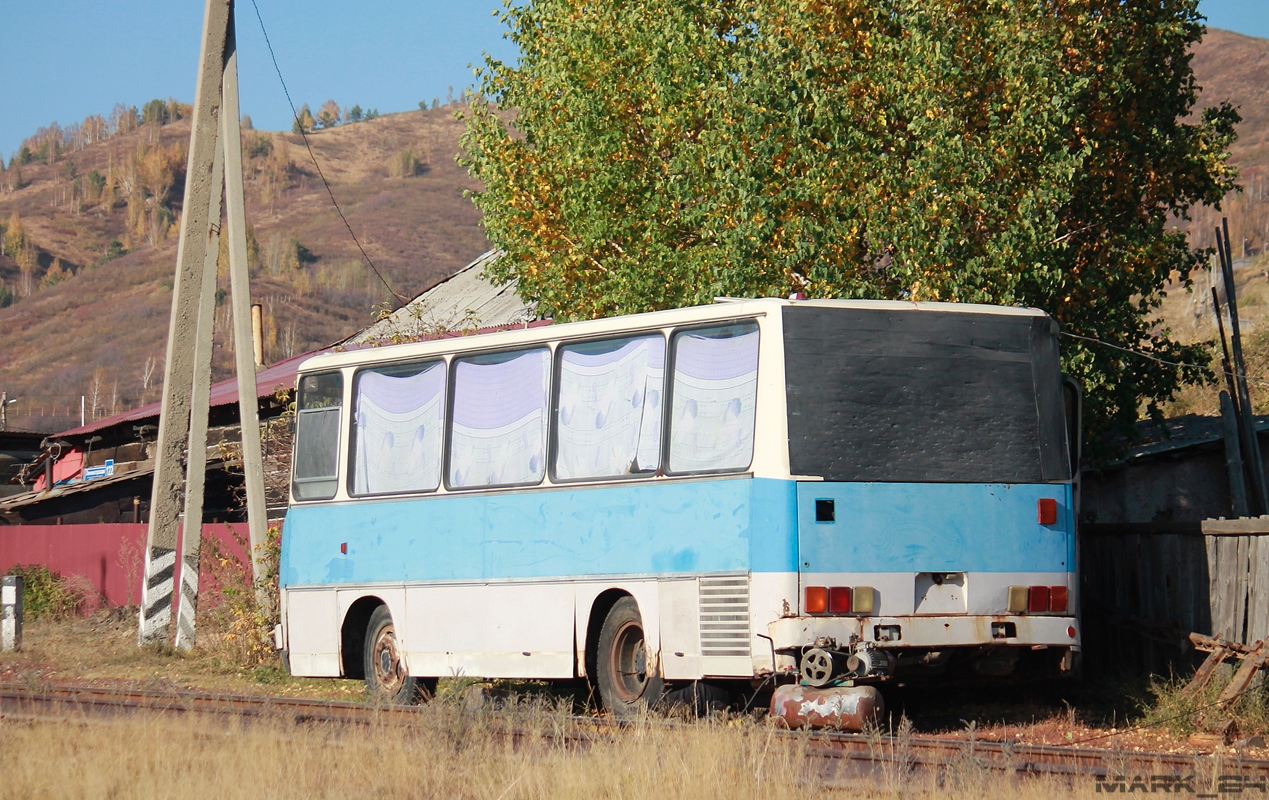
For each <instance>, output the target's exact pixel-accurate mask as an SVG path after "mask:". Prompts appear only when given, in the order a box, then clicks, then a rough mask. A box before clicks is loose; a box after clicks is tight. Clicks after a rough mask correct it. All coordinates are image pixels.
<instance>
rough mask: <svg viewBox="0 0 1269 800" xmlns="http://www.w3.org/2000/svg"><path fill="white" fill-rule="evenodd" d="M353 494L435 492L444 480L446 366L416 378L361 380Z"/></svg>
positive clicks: (372, 375)
mask: <svg viewBox="0 0 1269 800" xmlns="http://www.w3.org/2000/svg"><path fill="white" fill-rule="evenodd" d="M353 402H354V406H353V407H354V408H355V409H356V426H357V436H356V453H355V455H354V468H353V473H354V479H353V491H354V492H355V493H357V494H380V493H383V492H404V491H412V490H413V491H418V490H425V491H426V490H432V489H435V488H436V487H437V486H438V485H439V484H440V481H441V441H442V438H443V437H442V432H443V431H444V428H445V365H444V363H442V362H436V363H434V364H429V365H428V366H426V367H424V368H423V370H422V371H421V372H419V373H417V374H415V375H392V374H385V373H380V372H363V373H361V375H360V376H358V378H357V391H356V397H355V398H354V401H353Z"/></svg>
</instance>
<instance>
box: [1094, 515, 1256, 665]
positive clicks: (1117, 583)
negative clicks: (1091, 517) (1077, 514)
mask: <svg viewBox="0 0 1269 800" xmlns="http://www.w3.org/2000/svg"><path fill="white" fill-rule="evenodd" d="M1080 570H1081V572H1082V573H1083V580H1082V584H1081V589H1082V591H1081V596H1082V597H1081V605H1082V609H1083V626H1082V627H1083V631H1084V646H1085V659H1084V660H1085V664H1086V666H1087V667H1089V668H1091V669H1102V670H1112V671H1119V672H1125V673H1137V674H1140V673H1144V672H1150V673H1155V674H1168V673H1169V672H1173V673H1176V674H1185V673H1187V672H1188V671H1189V670H1190V669H1192V668H1193V667H1194V666H1195V665H1196V664H1197V663H1198V662H1199V661H1201V660H1202V659H1201V658H1200V656H1201V655H1202V654H1197V653H1195V652H1194V651H1193V649H1192V648H1191V646H1190V643H1189V641H1188V639H1187V638H1186V635H1187V634H1188V633H1190V632H1196V633H1202V634H1207V635H1210V636H1221V637H1223V638H1226V639H1230V640H1232V641H1238V642H1244V643H1251V642H1254V641H1256V640H1257V639H1265V640H1269V519H1240V520H1205V521H1203V522H1202V523H1199V522H1191V523H1158V524H1156V523H1143V524H1137V525H1089V526H1085V528H1084V530H1083V531H1082V533H1081V545H1080Z"/></svg>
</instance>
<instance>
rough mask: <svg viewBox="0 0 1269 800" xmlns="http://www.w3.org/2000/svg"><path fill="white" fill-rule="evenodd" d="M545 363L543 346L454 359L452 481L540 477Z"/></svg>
mask: <svg viewBox="0 0 1269 800" xmlns="http://www.w3.org/2000/svg"><path fill="white" fill-rule="evenodd" d="M550 365H551V358H550V351H548V350H546V349H540V350H529V351H525V352H521V353H516V354H513V355H511V356H510V357H505V356H504V357H497V360H494V359H493V358H491V357H481V358H474V359H464V360H461V361H457V362H455V369H454V430H453V437H452V440H451V441H452V444H451V450H450V462H449V483H450V485H451V486H505V485H508V484H518V483H538V482H539V481H541V480H542V477H543V475H544V474H545V472H546V458H545V452H546V448H545V444H546V407H547V386H548V385H549V375H550Z"/></svg>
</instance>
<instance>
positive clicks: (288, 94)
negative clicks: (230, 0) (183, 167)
mask: <svg viewBox="0 0 1269 800" xmlns="http://www.w3.org/2000/svg"><path fill="white" fill-rule="evenodd" d="M251 7H252V8H253V9H255V12H256V20H258V21H259V23H260V32H261V33H262V34H264V44H265V46H266V47H267V48H268V49H269V58H270V59H272V61H273V70H274V71H275V72H276V73H277V74H278V82H279V83H281V84H282V93H283V94H285V95H286V102H287V104H288V105H289V106H290V107H291V116H292V117H293V118H294V119H295V121H296V123H299V121H300V114H299V112H298V111H296V110H295V101H294V100H292V99H291V91H290V90H289V89H287V87H286V79H285V78H283V77H282V68H281V67H279V66H278V57H277V55H275V54H274V52H273V43H272V42H270V41H269V32H268V31H267V30H265V28H264V18H263V17H261V16H260V6H258V5H256V0H251ZM295 127H296V129H297V130H299V132H300V138H301V139H303V140H304V147H305V148H306V149H307V150H308V157H309V158H310V159H312V161H313V167H314V168H316V169H317V177H319V178H321V179H322V185H323V186H325V187H326V194H327V195H329V196H330V202H331V205H333V206H334V207H335V213H337V214H339V218H340V219H341V220H342V221H343V223H344V227H345V228H347V229H348V235H349V236H351V237H352V240H353V244H355V245H357V249H358V250H360V251H361V255H362V258H364V259H366V263H367V264H368V265H370V269H371V271H372V272H374V274H375V275H376V276H377V277H378V278H379V282H380V283H382V284H383V288H385V289H387V290H388V293H389V294H391V295H392V296H393V297H394V298H395V299H396V301H397V304H398V305H397V308H401V306H403V305H405V304H406V303H407V302H409V298H408V297H404V296H402V295H400V294H398V293H397V292H396V290H395V289H393V288H392V286H390V285H389V284H388V280H387V278H385V277H383V273H382V272H380V271H379V268H378V267H376V266H375V262H374V261H372V260H371V258H370V254H369V253H367V252H366V248H364V247H362V246H361V241H360V240H359V239H358V238H357V234H356V233H354V232H353V229H352V225H350V224H348V218H347V217H345V216H344V210H343V209H342V208H340V207H339V201H338V200H336V199H335V193H334V192H333V191H331V188H330V182H329V181H327V180H326V175H325V173H323V172H322V165H321V164H319V163H317V154H316V153H314V152H313V145H311V144H310V143H309V141H308V134H307V133H305V131H304V126H303V125H301V124H296V126H295Z"/></svg>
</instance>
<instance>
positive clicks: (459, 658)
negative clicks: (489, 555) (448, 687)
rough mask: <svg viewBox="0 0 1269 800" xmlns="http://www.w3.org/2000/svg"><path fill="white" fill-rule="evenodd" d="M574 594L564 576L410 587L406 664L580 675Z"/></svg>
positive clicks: (419, 670)
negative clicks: (575, 647)
mask: <svg viewBox="0 0 1269 800" xmlns="http://www.w3.org/2000/svg"><path fill="white" fill-rule="evenodd" d="M574 596H575V592H574V587H573V586H572V584H570V583H568V582H563V581H534V582H532V583H528V584H523V583H522V584H510V583H488V584H484V583H482V584H457V585H456V584H441V585H422V586H417V585H416V586H410V587H407V588H406V590H405V597H406V600H405V615H404V616H405V620H404V623H403V628H404V635H403V637H402V646H403V647H404V648H405V660H406V664H407V665H408V667H409V669H410V672H411V673H413V674H415V675H433V676H449V675H474V676H481V677H486V678H569V677H572V676H573V671H574V664H573V603H574Z"/></svg>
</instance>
